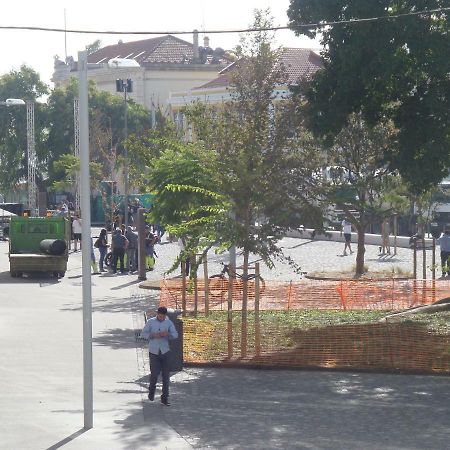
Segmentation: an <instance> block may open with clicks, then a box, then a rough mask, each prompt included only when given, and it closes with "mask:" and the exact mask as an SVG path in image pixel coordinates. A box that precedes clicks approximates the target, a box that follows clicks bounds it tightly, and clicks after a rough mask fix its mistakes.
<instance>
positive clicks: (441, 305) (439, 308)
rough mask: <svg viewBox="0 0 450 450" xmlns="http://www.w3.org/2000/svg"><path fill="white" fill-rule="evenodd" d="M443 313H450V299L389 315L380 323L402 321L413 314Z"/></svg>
mask: <svg viewBox="0 0 450 450" xmlns="http://www.w3.org/2000/svg"><path fill="white" fill-rule="evenodd" d="M443 311H450V297H447V298H443V299H441V300H438V301H437V302H434V303H432V304H431V305H425V306H417V307H416V308H411V309H408V310H406V311H402V312H398V313H394V314H389V315H388V316H385V317H383V318H382V319H381V320H380V322H385V321H388V320H392V319H401V318H402V317H405V316H410V315H412V314H425V313H427V314H433V313H438V312H443Z"/></svg>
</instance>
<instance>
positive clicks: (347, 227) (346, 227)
mask: <svg viewBox="0 0 450 450" xmlns="http://www.w3.org/2000/svg"><path fill="white" fill-rule="evenodd" d="M342 232H344V238H345V244H344V253H343V254H342V256H347V248H348V251H349V252H350V254H352V253H353V251H352V246H351V244H350V243H351V241H352V224H351V223H350V222H349V221H348V220H347V219H344V220H343V221H342V230H341V236H342Z"/></svg>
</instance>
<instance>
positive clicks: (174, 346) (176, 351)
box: [167, 309, 183, 372]
mask: <svg viewBox="0 0 450 450" xmlns="http://www.w3.org/2000/svg"><path fill="white" fill-rule="evenodd" d="M180 314H181V310H179V309H168V310H167V317H168V318H169V319H170V320H171V321H172V322H173V323H174V325H175V329H176V330H177V333H178V339H169V347H170V353H169V355H170V356H169V368H170V371H171V372H180V371H182V370H183V322H182V321H181V320H180V319H178V316H179V315H180Z"/></svg>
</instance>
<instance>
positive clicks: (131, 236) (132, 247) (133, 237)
mask: <svg viewBox="0 0 450 450" xmlns="http://www.w3.org/2000/svg"><path fill="white" fill-rule="evenodd" d="M125 237H126V238H127V239H128V247H127V270H128V272H134V271H135V270H136V268H137V250H138V240H139V237H138V234H137V233H135V232H134V231H133V229H132V228H131V226H130V225H128V227H127V231H126V232H125Z"/></svg>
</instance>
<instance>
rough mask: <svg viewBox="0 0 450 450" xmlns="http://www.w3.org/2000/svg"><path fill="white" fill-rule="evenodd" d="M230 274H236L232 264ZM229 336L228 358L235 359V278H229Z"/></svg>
mask: <svg viewBox="0 0 450 450" xmlns="http://www.w3.org/2000/svg"><path fill="white" fill-rule="evenodd" d="M229 267H230V274H231V273H234V270H235V269H234V266H233V264H230V266H229ZM227 335H228V358H229V359H231V358H232V357H233V277H232V276H230V277H228V302H227Z"/></svg>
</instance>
